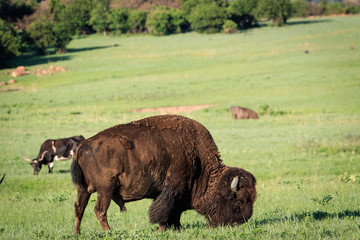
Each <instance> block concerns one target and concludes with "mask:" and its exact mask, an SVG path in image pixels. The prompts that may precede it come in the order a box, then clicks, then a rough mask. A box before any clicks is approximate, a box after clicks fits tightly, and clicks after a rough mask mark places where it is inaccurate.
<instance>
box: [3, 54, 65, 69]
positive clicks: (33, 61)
mask: <svg viewBox="0 0 360 240" xmlns="http://www.w3.org/2000/svg"><path fill="white" fill-rule="evenodd" d="M70 59H71V56H67V55H64V54H62V55H60V56H59V55H47V56H37V55H36V54H35V53H28V54H25V55H22V56H20V57H17V58H14V59H12V60H11V62H10V64H8V65H9V66H8V67H17V66H26V67H30V66H34V65H39V64H47V63H55V62H59V61H68V60H70Z"/></svg>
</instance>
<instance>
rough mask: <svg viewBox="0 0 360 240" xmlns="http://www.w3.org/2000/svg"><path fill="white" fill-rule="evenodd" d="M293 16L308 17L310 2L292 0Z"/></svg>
mask: <svg viewBox="0 0 360 240" xmlns="http://www.w3.org/2000/svg"><path fill="white" fill-rule="evenodd" d="M291 5H292V7H291V8H292V16H293V17H308V16H309V3H308V2H307V1H305V0H296V1H293V2H291Z"/></svg>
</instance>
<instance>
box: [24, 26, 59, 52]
mask: <svg viewBox="0 0 360 240" xmlns="http://www.w3.org/2000/svg"><path fill="white" fill-rule="evenodd" d="M27 31H28V33H29V35H30V38H31V39H32V41H33V43H34V45H35V47H36V48H37V51H38V53H39V54H40V55H45V54H47V48H49V47H52V46H54V45H55V44H56V36H55V33H54V22H52V21H48V20H42V19H39V20H37V21H34V22H32V23H31V24H30V26H29V28H28V30H27Z"/></svg>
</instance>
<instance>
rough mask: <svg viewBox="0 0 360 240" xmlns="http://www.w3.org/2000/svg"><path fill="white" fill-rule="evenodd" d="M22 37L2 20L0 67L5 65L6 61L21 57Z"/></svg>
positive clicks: (0, 23)
mask: <svg viewBox="0 0 360 240" xmlns="http://www.w3.org/2000/svg"><path fill="white" fill-rule="evenodd" d="M21 46H22V44H21V40H20V37H19V36H18V35H17V34H16V32H15V30H14V29H13V28H12V27H11V26H10V24H8V23H7V22H5V21H3V20H2V19H0V66H3V65H5V63H6V60H8V59H10V58H12V57H14V56H18V55H20V49H21Z"/></svg>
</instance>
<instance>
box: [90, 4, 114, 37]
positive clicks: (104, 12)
mask: <svg viewBox="0 0 360 240" xmlns="http://www.w3.org/2000/svg"><path fill="white" fill-rule="evenodd" d="M90 15H91V17H90V21H89V22H90V25H92V27H93V29H94V30H96V31H97V32H98V33H99V32H103V33H104V36H106V29H108V27H109V25H110V20H109V8H108V6H106V5H105V4H104V3H102V2H98V3H97V4H96V5H95V8H94V9H93V10H92V11H91V14H90Z"/></svg>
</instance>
